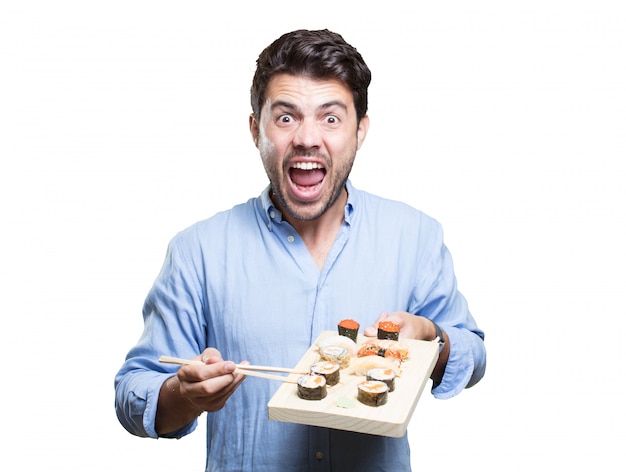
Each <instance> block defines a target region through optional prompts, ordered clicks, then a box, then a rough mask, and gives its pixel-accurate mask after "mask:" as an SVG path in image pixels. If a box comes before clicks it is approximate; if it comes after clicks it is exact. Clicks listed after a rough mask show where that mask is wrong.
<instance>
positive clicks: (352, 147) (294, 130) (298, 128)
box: [250, 74, 369, 221]
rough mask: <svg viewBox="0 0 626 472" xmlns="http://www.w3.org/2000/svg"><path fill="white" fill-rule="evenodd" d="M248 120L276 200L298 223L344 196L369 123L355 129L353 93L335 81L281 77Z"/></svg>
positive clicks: (271, 83) (323, 210)
mask: <svg viewBox="0 0 626 472" xmlns="http://www.w3.org/2000/svg"><path fill="white" fill-rule="evenodd" d="M265 97H266V100H265V103H264V105H263V108H262V109H261V113H260V115H261V116H260V121H259V122H257V120H256V119H254V117H251V118H250V130H251V133H252V137H253V138H254V141H255V144H256V146H257V148H258V149H259V152H260V154H261V158H262V160H263V165H264V167H265V171H266V173H267V176H268V177H269V179H270V183H271V186H272V190H273V192H274V197H275V199H276V200H277V202H275V203H277V204H278V205H279V206H280V207H281V210H283V211H286V212H287V214H288V215H289V216H290V217H292V218H295V219H297V220H304V221H310V220H315V219H317V218H319V217H320V216H322V215H323V214H324V213H325V212H326V211H327V210H328V209H329V208H330V207H331V206H332V205H333V204H334V203H335V202H336V201H337V198H338V197H339V195H341V193H342V190H343V188H344V184H345V181H346V179H347V178H348V175H349V174H350V170H351V169H352V164H353V162H354V158H355V156H356V152H357V150H358V149H359V148H360V147H361V144H362V143H363V140H364V139H365V135H366V134H367V128H368V125H369V119H368V117H367V116H365V117H363V119H361V122H360V123H359V124H358V125H357V116H356V110H355V107H354V100H353V97H352V92H351V91H350V90H349V89H348V88H347V87H346V86H345V85H343V84H342V83H341V82H339V81H337V80H313V79H310V78H307V77H302V76H293V75H288V74H281V75H277V76H275V77H273V78H272V79H271V80H270V81H269V83H268V86H267V90H266V93H265Z"/></svg>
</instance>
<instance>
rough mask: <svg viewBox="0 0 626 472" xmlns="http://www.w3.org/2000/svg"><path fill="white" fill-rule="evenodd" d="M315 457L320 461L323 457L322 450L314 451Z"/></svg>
mask: <svg viewBox="0 0 626 472" xmlns="http://www.w3.org/2000/svg"><path fill="white" fill-rule="evenodd" d="M315 458H316V459H317V460H318V461H321V460H322V459H323V458H324V453H323V452H322V451H317V452H316V453H315Z"/></svg>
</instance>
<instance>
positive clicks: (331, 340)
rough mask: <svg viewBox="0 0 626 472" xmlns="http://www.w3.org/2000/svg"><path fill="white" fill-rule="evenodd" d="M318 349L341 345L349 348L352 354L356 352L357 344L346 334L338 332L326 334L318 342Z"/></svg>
mask: <svg viewBox="0 0 626 472" xmlns="http://www.w3.org/2000/svg"><path fill="white" fill-rule="evenodd" d="M317 346H318V349H320V350H321V349H324V348H326V347H328V346H339V347H343V348H345V349H347V350H348V352H349V353H350V355H351V356H353V355H355V354H356V351H357V344H356V343H355V342H354V341H353V340H352V339H350V338H348V337H346V336H340V335H338V334H335V335H331V336H325V337H323V338H322V339H320V340H319V341H318V342H317Z"/></svg>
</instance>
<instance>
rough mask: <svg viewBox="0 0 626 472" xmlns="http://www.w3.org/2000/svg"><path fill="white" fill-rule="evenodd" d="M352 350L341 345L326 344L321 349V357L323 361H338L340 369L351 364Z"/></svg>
mask: <svg viewBox="0 0 626 472" xmlns="http://www.w3.org/2000/svg"><path fill="white" fill-rule="evenodd" d="M350 357H351V356H350V352H349V351H348V350H347V349H346V348H345V347H341V346H326V347H324V348H322V349H320V359H321V360H323V361H330V362H336V363H337V364H339V368H340V369H345V368H346V367H348V366H349V365H350Z"/></svg>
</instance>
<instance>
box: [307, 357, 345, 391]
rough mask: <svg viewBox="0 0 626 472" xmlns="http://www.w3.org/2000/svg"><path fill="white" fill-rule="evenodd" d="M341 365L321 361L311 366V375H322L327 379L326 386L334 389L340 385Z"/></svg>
mask: <svg viewBox="0 0 626 472" xmlns="http://www.w3.org/2000/svg"><path fill="white" fill-rule="evenodd" d="M339 372H340V369H339V364H337V363H336V362H332V361H320V362H316V363H315V364H313V365H312V366H311V373H312V374H317V375H322V376H323V377H324V378H325V379H326V385H327V386H329V387H332V386H333V385H337V384H338V383H339V378H340V373H339Z"/></svg>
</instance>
